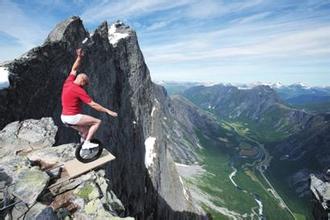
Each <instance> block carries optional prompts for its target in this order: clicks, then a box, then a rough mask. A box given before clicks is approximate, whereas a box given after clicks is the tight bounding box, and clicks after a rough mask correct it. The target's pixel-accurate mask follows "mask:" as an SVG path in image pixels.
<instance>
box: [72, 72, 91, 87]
mask: <svg viewBox="0 0 330 220" xmlns="http://www.w3.org/2000/svg"><path fill="white" fill-rule="evenodd" d="M74 83H75V84H77V85H79V86H87V85H88V83H89V78H88V76H87V75H86V74H85V73H80V74H78V76H77V77H76V79H75V80H74Z"/></svg>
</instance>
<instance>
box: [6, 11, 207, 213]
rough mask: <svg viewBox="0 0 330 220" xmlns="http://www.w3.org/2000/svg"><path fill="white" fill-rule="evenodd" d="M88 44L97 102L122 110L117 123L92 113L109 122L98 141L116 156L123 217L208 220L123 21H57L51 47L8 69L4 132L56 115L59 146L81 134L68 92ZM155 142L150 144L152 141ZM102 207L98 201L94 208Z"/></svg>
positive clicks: (111, 174) (159, 91) (110, 172)
mask: <svg viewBox="0 0 330 220" xmlns="http://www.w3.org/2000/svg"><path fill="white" fill-rule="evenodd" d="M77 47H83V48H84V50H85V57H84V60H83V64H82V67H81V72H85V73H87V74H88V76H89V78H90V81H91V83H90V84H91V86H90V87H89V88H88V92H89V94H90V95H91V96H92V97H93V98H94V100H95V101H96V102H99V103H100V104H102V105H104V106H107V107H109V108H112V109H114V110H115V111H117V112H118V113H119V117H118V118H116V119H113V118H110V117H109V116H106V115H105V114H100V113H97V112H95V111H93V110H91V109H88V108H86V109H84V112H85V113H87V114H91V115H94V116H96V117H98V118H100V119H102V126H101V128H100V129H99V131H98V134H97V137H98V138H99V139H100V140H101V141H102V142H103V143H104V144H105V145H106V146H107V147H108V149H109V150H110V151H111V152H112V153H113V154H114V155H115V156H116V160H115V161H114V162H113V163H112V164H111V166H108V167H107V169H106V176H107V177H108V178H109V179H111V185H112V188H113V191H114V192H115V193H116V195H118V197H119V198H120V200H121V201H122V203H123V205H124V207H125V208H126V209H125V212H124V215H130V216H134V217H136V218H137V219H201V218H204V214H203V212H201V211H199V210H197V209H196V208H195V207H194V205H193V203H192V201H191V198H189V197H188V196H187V195H185V192H186V191H187V190H185V189H184V186H183V185H182V183H181V182H180V180H179V176H178V174H177V172H176V169H175V165H174V162H173V160H172V157H171V155H170V153H169V148H168V143H167V140H166V135H165V134H164V131H163V130H162V122H161V120H159V119H161V118H163V117H166V114H167V113H166V112H168V109H167V108H168V107H166V106H164V105H163V102H161V101H160V100H164V99H167V98H166V97H167V95H166V92H165V90H164V89H163V88H160V87H159V86H157V85H155V84H153V83H152V82H151V79H150V74H149V70H148V68H147V66H146V64H145V62H144V58H143V55H142V52H141V50H140V48H139V44H138V41H137V36H136V33H135V32H134V31H133V30H132V29H131V28H129V27H128V26H126V25H124V24H123V23H121V22H117V23H115V24H113V25H112V26H111V27H110V28H109V27H108V24H107V23H106V22H104V23H102V24H101V25H100V26H99V27H98V28H97V29H96V30H95V32H94V33H93V34H89V33H88V32H87V31H86V30H85V28H84V27H83V25H82V21H81V20H80V19H79V18H78V17H72V18H69V19H68V20H66V21H64V22H62V23H60V24H58V25H57V26H56V27H55V29H54V30H53V31H52V32H51V33H50V35H49V36H48V38H47V40H46V41H45V43H44V44H43V45H42V46H40V47H37V48H34V49H32V50H31V51H29V52H28V53H27V54H26V55H25V56H23V57H22V58H20V59H18V60H14V61H13V62H11V63H7V64H5V66H4V67H5V68H7V69H8V71H9V72H10V75H9V81H10V86H9V87H8V88H4V89H2V90H0V103H1V104H0V127H1V128H2V127H4V126H5V125H6V124H8V123H9V122H12V121H16V120H23V119H27V118H36V119H38V118H41V117H45V116H49V117H52V118H53V119H54V121H55V124H56V125H57V126H58V132H57V136H56V143H57V144H63V143H68V142H70V141H73V140H75V139H76V137H77V135H76V134H75V133H74V132H73V131H72V130H71V129H68V128H65V127H64V126H63V125H62V124H61V122H60V113H61V103H60V96H61V88H62V84H63V82H64V79H65V78H66V76H67V75H68V73H69V70H70V68H71V65H72V63H73V61H74V58H75V55H74V51H75V49H76V48H77ZM150 140H151V141H150ZM95 206H97V204H91V206H90V207H91V208H92V207H95Z"/></svg>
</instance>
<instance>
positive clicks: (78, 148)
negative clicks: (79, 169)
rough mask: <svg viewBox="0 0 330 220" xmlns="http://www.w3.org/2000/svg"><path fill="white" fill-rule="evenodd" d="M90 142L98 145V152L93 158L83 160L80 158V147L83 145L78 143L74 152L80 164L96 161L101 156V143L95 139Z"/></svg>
mask: <svg viewBox="0 0 330 220" xmlns="http://www.w3.org/2000/svg"><path fill="white" fill-rule="evenodd" d="M90 142H92V143H95V144H98V145H99V146H98V147H97V148H98V152H97V153H96V154H95V156H93V157H91V158H83V157H82V156H81V150H82V145H83V143H80V144H79V145H78V146H77V148H76V152H75V155H76V158H77V160H79V161H80V162H82V163H89V162H92V161H94V160H96V159H98V158H99V157H100V156H101V154H102V151H103V145H102V143H101V141H99V140H97V139H92V140H91V141H90Z"/></svg>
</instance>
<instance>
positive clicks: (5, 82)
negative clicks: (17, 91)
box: [0, 66, 10, 89]
mask: <svg viewBox="0 0 330 220" xmlns="http://www.w3.org/2000/svg"><path fill="white" fill-rule="evenodd" d="M9 75H10V72H9V71H8V69H7V68H6V67H3V66H0V89H5V88H8V87H9V85H10V84H9V78H8V77H9Z"/></svg>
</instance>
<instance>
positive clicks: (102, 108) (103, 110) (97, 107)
mask: <svg viewBox="0 0 330 220" xmlns="http://www.w3.org/2000/svg"><path fill="white" fill-rule="evenodd" d="M88 105H89V106H90V107H92V108H93V109H95V110H96V111H99V112H105V113H107V114H109V115H111V116H112V117H117V116H118V114H117V113H116V112H113V111H111V110H110V109H107V108H104V107H103V106H102V105H100V104H98V103H96V102H94V101H91V102H90V103H88Z"/></svg>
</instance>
